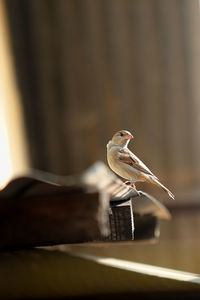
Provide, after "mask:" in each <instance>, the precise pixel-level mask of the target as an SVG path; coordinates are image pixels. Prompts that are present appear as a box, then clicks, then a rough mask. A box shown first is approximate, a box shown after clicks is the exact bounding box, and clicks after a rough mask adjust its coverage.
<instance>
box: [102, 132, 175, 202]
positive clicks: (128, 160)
mask: <svg viewBox="0 0 200 300" xmlns="http://www.w3.org/2000/svg"><path fill="white" fill-rule="evenodd" d="M132 138H133V136H132V134H131V133H130V132H129V131H127V130H120V131H118V132H117V133H115V134H114V136H113V138H112V140H110V141H109V142H108V144H107V160H108V164H109V166H110V168H111V169H112V170H113V171H114V172H115V173H116V174H117V175H119V176H120V177H122V178H125V179H126V180H128V181H130V182H131V183H133V184H134V183H135V182H137V181H146V182H149V183H152V184H155V185H157V186H159V187H161V188H162V189H163V190H164V191H165V192H167V193H168V195H169V196H170V197H171V198H172V199H174V195H173V194H172V193H171V192H170V191H169V190H168V189H167V188H166V187H165V186H164V185H163V184H162V183H160V181H159V179H158V178H157V177H156V176H155V175H154V174H153V173H152V172H151V171H150V170H149V168H147V166H146V165H145V164H144V163H143V162H142V161H141V160H140V159H139V158H138V157H137V156H136V155H135V154H133V153H132V152H131V151H130V150H129V149H128V148H127V146H128V143H129V141H130V140H131V139H132Z"/></svg>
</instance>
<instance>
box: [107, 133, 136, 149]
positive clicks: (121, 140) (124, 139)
mask: <svg viewBox="0 0 200 300" xmlns="http://www.w3.org/2000/svg"><path fill="white" fill-rule="evenodd" d="M131 139H133V135H132V134H131V133H130V132H129V131H127V130H120V131H118V132H116V133H115V134H114V135H113V138H112V142H113V144H114V145H118V146H121V147H127V146H128V143H129V142H130V140H131Z"/></svg>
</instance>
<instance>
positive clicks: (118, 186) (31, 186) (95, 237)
mask: <svg viewBox="0 0 200 300" xmlns="http://www.w3.org/2000/svg"><path fill="white" fill-rule="evenodd" d="M131 199H132V200H131ZM147 200H148V201H150V199H149V198H148V196H147V195H146V194H144V193H142V192H139V193H138V192H133V191H132V189H131V188H130V187H129V186H126V185H125V184H124V183H123V182H122V181H121V180H119V179H117V178H116V177H115V176H114V175H113V174H112V173H111V172H110V171H109V170H108V168H107V167H106V166H105V165H104V164H102V163H100V162H98V163H96V164H95V165H93V166H92V167H91V168H90V169H88V170H86V171H85V172H84V173H83V174H82V175H81V176H70V177H63V176H55V175H52V174H48V173H43V172H33V173H32V175H31V174H29V175H27V176H24V177H20V178H16V179H13V180H12V181H10V182H9V183H8V184H7V186H6V187H5V188H3V189H1V191H0V249H5V248H20V247H32V246H45V245H55V244H71V243H84V242H117V241H133V240H134V219H133V212H134V206H135V208H136V209H135V211H136V220H137V222H136V226H137V230H136V238H137V239H141V238H145V239H149V238H152V237H155V234H154V232H155V229H156V228H157V221H156V222H154V221H155V220H157V215H159V214H158V212H157V211H156V209H158V207H159V206H158V204H156V202H155V203H154V206H155V208H156V209H155V208H154V209H153V210H152V207H153V206H152V204H151V205H150V206H148V205H147V203H146V202H148V201H147ZM140 201H141V203H142V206H143V207H144V208H145V210H144V209H143V210H142V216H141V217H139V216H140V215H141V214H140V211H141V207H140ZM155 201H156V200H155ZM151 202H152V201H150V203H151ZM149 207H150V209H151V210H149ZM161 208H162V207H159V210H158V211H159V212H160V211H162V212H163V211H164V212H165V214H166V212H167V210H166V209H165V208H164V207H163V208H162V209H161ZM155 212H156V214H155V215H153V214H154V213H155ZM145 214H146V215H148V218H147V219H148V222H150V223H147V219H146V218H144V217H143V215H145ZM160 216H162V214H161V213H160ZM162 217H164V214H163V216H162ZM138 218H139V219H138ZM165 218H166V216H165ZM138 220H139V221H138ZM143 220H144V221H145V222H144V221H143ZM152 221H153V223H152ZM149 224H151V226H149Z"/></svg>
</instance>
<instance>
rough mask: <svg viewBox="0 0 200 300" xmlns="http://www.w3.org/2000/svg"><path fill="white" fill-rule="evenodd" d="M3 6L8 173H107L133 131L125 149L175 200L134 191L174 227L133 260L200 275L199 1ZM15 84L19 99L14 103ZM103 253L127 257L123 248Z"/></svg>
mask: <svg viewBox="0 0 200 300" xmlns="http://www.w3.org/2000/svg"><path fill="white" fill-rule="evenodd" d="M1 7H2V16H3V19H2V22H3V25H4V28H5V32H4V38H5V40H6V39H8V40H9V41H8V43H7V45H8V48H5V47H6V43H5V41H4V44H3V46H2V47H1V48H2V49H1V50H2V51H1V53H2V58H3V62H4V64H5V69H4V72H3V71H0V76H1V77H0V78H2V80H1V86H2V89H3V90H5V89H6V88H7V93H6V96H5V97H2V99H1V106H2V110H1V111H4V113H3V114H2V118H1V124H3V125H2V126H1V128H4V127H5V128H4V131H3V130H2V132H3V133H5V132H6V136H5V134H4V141H5V143H7V144H6V145H8V147H6V146H5V147H4V156H5V153H9V159H8V160H12V159H10V157H11V156H12V157H14V156H15V157H16V158H15V159H13V161H12V162H11V165H12V166H10V168H11V169H12V168H13V164H15V165H17V164H19V161H20V166H18V167H21V165H22V164H23V163H24V162H23V161H25V162H26V164H28V165H30V166H31V167H32V168H35V169H41V170H44V171H49V172H52V173H56V174H62V175H67V174H75V173H80V172H81V171H83V170H85V169H86V168H87V167H89V166H90V165H91V164H92V163H94V162H95V161H97V160H102V161H104V162H105V163H106V148H105V147H106V144H107V142H108V140H109V139H110V138H111V136H112V135H113V134H114V133H115V131H117V130H119V129H127V130H129V131H131V132H132V133H133V135H134V136H135V139H134V141H132V142H131V144H130V149H131V150H132V151H134V153H135V154H136V155H137V156H139V157H140V158H141V159H142V160H143V161H144V162H145V163H146V164H147V165H148V166H149V167H150V169H151V170H152V171H153V172H154V173H155V174H156V175H157V176H158V177H159V178H160V180H161V182H163V183H164V184H165V185H166V186H167V187H169V188H170V189H171V190H172V192H173V193H174V194H175V196H176V200H175V201H171V200H168V199H167V196H166V195H165V194H163V191H161V192H160V191H159V190H158V189H157V188H156V187H155V188H154V187H150V186H148V185H147V184H140V185H137V187H139V188H141V189H143V190H144V191H148V192H150V193H151V194H152V195H154V196H157V198H158V199H159V200H161V201H164V202H165V204H167V206H168V207H169V208H171V212H172V215H173V219H172V221H171V222H170V223H165V224H163V225H162V227H161V239H160V243H159V245H156V246H155V245H154V246H147V247H148V248H143V246H140V245H139V246H136V248H135V257H136V258H137V259H138V260H141V261H143V262H149V263H152V264H154V263H155V264H156V263H157V264H159V265H162V264H164V265H165V264H166V265H167V266H170V267H177V268H179V269H184V270H185V269H187V270H189V271H196V272H197V271H198V272H200V267H199V266H198V263H197V262H200V259H199V257H198V253H197V252H195V251H197V249H198V247H199V245H200V243H199V235H198V228H199V226H200V210H199V207H200V206H199V204H200V159H199V153H200V138H199V132H200V131H199V129H200V101H199V99H200V84H199V78H200V58H199V57H200V38H199V30H200V9H199V3H198V1H197V0H196V1H195V0H193V1H189V0H168V1H165V0H150V1H146V0H124V1H120V0H85V1H81V0H7V1H2V0H1ZM8 52H9V53H10V56H9V57H7V54H8ZM9 63H10V64H9ZM8 65H9V66H11V67H10V68H11V70H10V73H9V74H10V75H8V78H9V80H8V81H7V82H6V83H4V81H5V72H6V71H5V70H7V69H8ZM11 74H12V80H11V79H10V77H11ZM12 85H14V89H15V90H16V91H17V95H16V94H15V95H10V94H11V92H12V91H13V88H12ZM10 87H11V88H10ZM13 105H15V106H13ZM11 107H15V108H14V109H11ZM10 110H12V112H11V111H10ZM11 116H12V117H11ZM5 124H6V125H5ZM4 125H5V126H4ZM3 126H4V127H3ZM19 132H23V133H22V135H21V136H20V137H18V135H19ZM2 137H3V134H2ZM19 141H20V142H19ZM13 143H14V144H13ZM23 143H24V147H21V146H20V145H22V144H23ZM19 144H20V145H19ZM2 145H3V143H2ZM2 149H3V148H2ZM24 149H26V150H24ZM22 153H23V155H22ZM18 155H19V156H18ZM4 156H1V157H4ZM19 157H20V159H19ZM3 160H4V164H5V166H6V163H5V157H4V159H3ZM7 166H8V164H7ZM6 170H7V169H6V168H5V169H4V174H5V172H6ZM137 247H139V248H137ZM141 247H142V248H141ZM85 249H86V248H85ZM120 249H121V250H120ZM141 249H143V250H144V249H149V250H148V253H149V258H148V257H147V256H145V258H144V255H143V254H144V253H143V254H142V253H141ZM177 249H178V251H177ZM122 250H123V251H122ZM87 251H97V252H98V251H100V250H99V249H96V250H94V249H90V250H88V249H87ZM104 251H107V254H108V253H109V255H111V254H112V255H119V257H124V258H127V257H128V258H129V259H130V256H131V258H132V259H134V255H133V254H130V250H129V249H128V247H127V248H126V247H124V246H121V248H118V249H117V250H116V246H112V247H111V248H109V249H107V250H104ZM109 251H111V252H109ZM144 251H146V250H144ZM151 251H152V252H151ZM169 251H172V252H169ZM113 253H114V254H113ZM150 253H152V254H150ZM170 253H171V254H170ZM191 253H193V255H191ZM104 254H106V253H105V252H104ZM154 254H155V255H154ZM142 255H143V256H142ZM155 257H157V258H155ZM146 260H149V261H146ZM166 265H165V266H166Z"/></svg>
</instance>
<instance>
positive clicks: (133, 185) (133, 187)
mask: <svg viewBox="0 0 200 300" xmlns="http://www.w3.org/2000/svg"><path fill="white" fill-rule="evenodd" d="M124 183H125V184H127V185H130V186H131V187H132V189H133V191H135V190H136V187H135V184H133V183H131V182H130V181H128V180H127V181H125V182H124Z"/></svg>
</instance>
